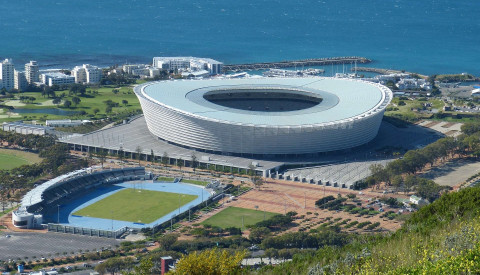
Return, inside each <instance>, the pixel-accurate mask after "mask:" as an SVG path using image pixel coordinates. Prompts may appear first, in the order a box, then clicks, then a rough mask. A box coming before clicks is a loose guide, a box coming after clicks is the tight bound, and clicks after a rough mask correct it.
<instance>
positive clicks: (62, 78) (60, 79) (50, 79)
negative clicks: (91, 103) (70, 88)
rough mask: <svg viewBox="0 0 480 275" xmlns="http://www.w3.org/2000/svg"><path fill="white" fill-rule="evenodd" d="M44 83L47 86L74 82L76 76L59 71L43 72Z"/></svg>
mask: <svg viewBox="0 0 480 275" xmlns="http://www.w3.org/2000/svg"><path fill="white" fill-rule="evenodd" d="M42 83H43V84H44V85H47V86H53V85H68V84H74V83H75V77H73V76H71V75H66V74H63V73H58V72H49V73H44V74H42Z"/></svg>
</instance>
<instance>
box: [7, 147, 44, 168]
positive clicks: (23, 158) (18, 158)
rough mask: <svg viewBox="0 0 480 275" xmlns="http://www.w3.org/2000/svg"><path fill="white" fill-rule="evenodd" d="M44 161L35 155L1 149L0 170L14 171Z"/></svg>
mask: <svg viewBox="0 0 480 275" xmlns="http://www.w3.org/2000/svg"><path fill="white" fill-rule="evenodd" d="M40 161H42V159H41V158H40V157H39V156H38V155H37V154H34V153H30V152H24V151H19V150H9V149H0V169H8V170H9V169H13V168H16V167H20V166H22V165H24V164H33V163H38V162H40Z"/></svg>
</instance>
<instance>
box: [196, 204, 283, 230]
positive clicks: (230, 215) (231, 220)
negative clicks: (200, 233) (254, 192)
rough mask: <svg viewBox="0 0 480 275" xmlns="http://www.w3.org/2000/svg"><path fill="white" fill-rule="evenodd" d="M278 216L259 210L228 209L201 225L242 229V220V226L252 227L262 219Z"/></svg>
mask: <svg viewBox="0 0 480 275" xmlns="http://www.w3.org/2000/svg"><path fill="white" fill-rule="evenodd" d="M275 215H278V214H277V213H272V212H263V211H260V210H251V209H244V208H238V207H228V208H227V209H224V210H222V211H220V212H218V213H217V214H215V215H213V216H211V217H210V218H208V219H206V220H205V221H203V222H202V224H208V225H211V226H218V227H221V228H227V227H238V228H242V219H243V225H244V226H247V225H254V224H256V223H257V222H259V221H263V219H264V218H265V219H268V218H270V217H273V216H275Z"/></svg>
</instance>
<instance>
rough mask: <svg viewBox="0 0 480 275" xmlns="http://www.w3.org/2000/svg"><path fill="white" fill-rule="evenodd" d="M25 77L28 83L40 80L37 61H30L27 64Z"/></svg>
mask: <svg viewBox="0 0 480 275" xmlns="http://www.w3.org/2000/svg"><path fill="white" fill-rule="evenodd" d="M25 78H26V79H27V82H28V84H33V83H34V82H38V81H39V80H40V71H39V68H38V64H37V61H30V62H29V63H27V64H25Z"/></svg>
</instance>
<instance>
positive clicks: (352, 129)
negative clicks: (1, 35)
mask: <svg viewBox="0 0 480 275" xmlns="http://www.w3.org/2000/svg"><path fill="white" fill-rule="evenodd" d="M135 93H136V95H137V97H138V98H139V100H140V104H141V106H142V109H143V113H144V116H145V120H146V123H147V127H148V129H149V131H150V132H151V133H152V134H153V135H154V136H155V137H157V138H158V139H160V140H163V141H166V142H168V143H171V144H173V145H177V146H181V147H184V148H188V149H195V150H197V151H201V152H206V153H215V154H223V155H233V156H255V155H258V156H267V155H298V154H310V153H319V152H329V151H337V150H344V149H349V148H352V147H356V146H359V145H362V144H365V143H367V142H369V141H371V140H372V139H373V138H374V137H375V136H376V135H377V132H378V130H379V127H380V124H381V121H382V117H383V113H384V111H385V108H386V107H387V105H388V103H389V102H390V101H391V99H392V92H391V91H390V90H389V89H388V88H387V87H385V86H382V85H380V84H375V83H371V82H366V81H361V80H354V79H335V78H248V79H209V80H184V81H160V82H150V83H146V84H143V85H140V86H137V87H136V88H135Z"/></svg>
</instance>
